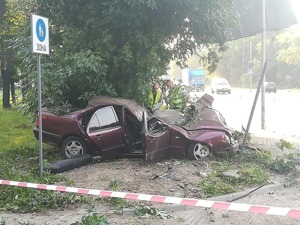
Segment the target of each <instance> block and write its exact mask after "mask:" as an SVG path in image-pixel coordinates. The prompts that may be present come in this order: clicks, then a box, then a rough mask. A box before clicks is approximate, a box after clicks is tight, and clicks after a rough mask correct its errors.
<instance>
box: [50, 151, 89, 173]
mask: <svg viewBox="0 0 300 225" xmlns="http://www.w3.org/2000/svg"><path fill="white" fill-rule="evenodd" d="M92 161H93V158H92V156H91V155H88V154H86V155H78V156H77V157H74V158H70V159H64V160H59V161H56V162H52V163H49V165H47V166H46V167H45V168H44V171H47V172H50V173H53V174H56V173H62V172H65V171H68V170H72V169H75V168H78V167H81V166H84V165H88V164H89V163H91V162H92Z"/></svg>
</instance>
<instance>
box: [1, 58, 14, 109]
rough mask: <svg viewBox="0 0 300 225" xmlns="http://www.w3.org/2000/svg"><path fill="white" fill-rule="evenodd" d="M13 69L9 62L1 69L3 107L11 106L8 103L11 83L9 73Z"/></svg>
mask: <svg viewBox="0 0 300 225" xmlns="http://www.w3.org/2000/svg"><path fill="white" fill-rule="evenodd" d="M12 71H13V65H12V63H11V62H9V63H8V64H7V66H6V69H4V70H2V79H3V108H11V105H10V101H9V100H10V84H11V75H12Z"/></svg>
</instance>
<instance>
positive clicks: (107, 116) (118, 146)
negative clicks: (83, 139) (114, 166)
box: [87, 106, 124, 158]
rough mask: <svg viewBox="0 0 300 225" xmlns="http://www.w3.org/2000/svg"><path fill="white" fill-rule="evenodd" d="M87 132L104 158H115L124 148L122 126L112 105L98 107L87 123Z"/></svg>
mask: <svg viewBox="0 0 300 225" xmlns="http://www.w3.org/2000/svg"><path fill="white" fill-rule="evenodd" d="M87 133H88V135H89V137H90V139H91V140H92V141H93V142H94V144H95V145H96V146H97V147H98V149H99V150H100V152H101V155H102V156H103V157H104V158H115V157H119V156H120V155H121V154H122V150H123V148H124V133H123V128H122V126H121V124H120V122H119V120H118V117H117V115H116V112H115V110H114V108H113V107H112V106H106V107H104V108H101V109H98V110H97V111H96V112H95V113H94V114H93V116H92V117H91V120H90V121H89V123H88V127H87Z"/></svg>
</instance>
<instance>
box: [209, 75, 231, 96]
mask: <svg viewBox="0 0 300 225" xmlns="http://www.w3.org/2000/svg"><path fill="white" fill-rule="evenodd" d="M215 92H216V93H217V94H219V93H221V92H222V93H224V94H225V93H228V94H231V86H230V84H229V83H228V81H227V80H226V79H225V78H222V77H217V78H213V80H212V82H211V93H212V94H214V93H215Z"/></svg>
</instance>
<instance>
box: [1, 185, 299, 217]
mask: <svg viewBox="0 0 300 225" xmlns="http://www.w3.org/2000/svg"><path fill="white" fill-rule="evenodd" d="M0 184H3V185H8V186H18V187H25V188H35V189H42V190H51V191H60V192H70V193H78V194H85V195H96V196H100V197H114V198H123V199H127V200H140V201H149V202H157V203H171V204H177V205H185V206H198V207H205V208H212V209H223V210H231V211H240V212H250V213H257V214H266V215H276V216H288V217H294V218H300V209H292V208H283V207H271V206H263V205H250V204H243V203H229V202H219V201H210V200H199V199H193V198H177V197H168V196H159V195H148V194H136V193H125V192H116V191H104V190H95V189H86V188H75V187H64V186H57V185H47V184H35V183H27V182H18V181H8V180H0Z"/></svg>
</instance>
